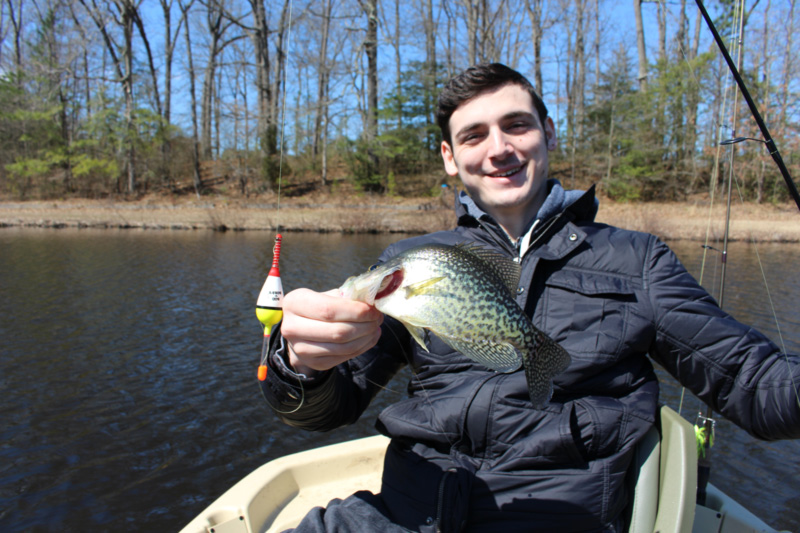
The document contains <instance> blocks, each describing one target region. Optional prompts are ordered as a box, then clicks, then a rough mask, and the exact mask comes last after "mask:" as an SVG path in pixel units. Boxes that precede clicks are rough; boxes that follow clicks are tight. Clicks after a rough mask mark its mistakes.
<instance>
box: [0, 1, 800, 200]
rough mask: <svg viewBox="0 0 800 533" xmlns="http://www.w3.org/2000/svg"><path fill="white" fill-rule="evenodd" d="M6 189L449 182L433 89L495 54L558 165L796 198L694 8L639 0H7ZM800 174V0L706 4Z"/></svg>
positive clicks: (417, 190)
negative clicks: (538, 107)
mask: <svg viewBox="0 0 800 533" xmlns="http://www.w3.org/2000/svg"><path fill="white" fill-rule="evenodd" d="M0 2H1V3H0V197H4V198H10V199H15V200H26V199H61V198H107V197H117V198H129V199H135V198H139V197H141V196H143V195H145V194H166V195H196V196H198V197H201V196H203V195H206V194H212V193H214V194H225V195H236V196H242V197H251V196H254V195H255V196H257V195H261V194H269V193H272V192H273V191H274V190H275V188H276V187H278V186H279V185H280V186H283V187H284V188H285V190H286V192H287V194H295V195H302V194H304V192H307V191H309V190H324V191H328V192H331V193H334V194H335V193H336V191H337V190H343V186H344V185H346V186H348V187H349V190H354V191H357V192H359V193H362V192H363V193H365V194H367V193H369V194H379V195H388V196H425V195H434V194H437V191H438V190H439V188H440V187H441V186H442V185H443V184H444V183H449V181H448V180H452V178H449V177H447V176H446V175H445V174H444V172H443V170H442V164H441V159H440V155H439V152H440V147H439V145H440V142H441V140H440V137H439V133H438V130H437V128H436V127H435V125H434V124H435V123H434V119H433V117H434V113H435V106H436V98H437V91H438V89H439V88H440V87H441V86H442V85H443V84H444V83H445V82H446V81H447V80H448V79H449V78H450V77H451V76H453V75H454V74H456V73H458V72H460V71H461V70H463V69H464V68H466V67H467V66H469V65H472V64H475V63H480V62H495V61H496V62H501V63H505V64H507V65H509V66H511V67H513V68H516V69H517V70H519V71H520V72H522V73H523V74H525V75H526V76H527V77H528V78H529V79H530V80H531V81H532V82H533V84H534V86H535V87H536V88H537V90H538V91H539V92H540V93H541V94H542V96H543V98H544V101H545V102H546V103H547V105H548V107H549V111H550V115H551V116H552V117H553V119H554V121H555V123H556V127H557V130H558V136H559V147H558V149H557V153H556V154H555V157H554V159H553V160H552V161H551V175H552V176H554V177H557V178H559V179H560V180H561V181H562V183H564V184H565V185H566V186H568V187H581V186H587V185H588V184H592V183H595V184H597V185H598V187H599V189H600V190H601V191H602V192H603V193H604V194H605V195H607V196H608V197H610V198H612V199H615V200H619V201H651V200H659V201H671V200H683V199H686V198H688V197H691V196H692V195H696V194H707V193H709V192H712V191H713V190H714V189H715V188H717V187H718V184H719V183H720V182H721V181H722V180H723V179H724V176H725V174H726V173H727V172H731V173H733V175H734V176H735V178H736V183H737V185H738V188H739V192H740V194H741V195H742V196H743V197H744V198H745V199H747V200H750V201H754V202H773V203H778V202H783V201H785V200H786V199H787V198H788V193H787V191H786V187H785V185H784V183H783V179H782V177H781V176H780V174H779V173H778V171H777V169H776V168H775V165H774V164H773V162H772V160H771V158H770V155H769V154H768V153H767V150H766V149H765V145H764V143H763V142H758V140H752V141H748V142H742V143H738V144H735V145H726V146H722V145H720V142H721V141H724V140H726V139H731V138H735V137H750V138H755V139H760V132H759V131H758V128H757V127H756V125H755V122H754V121H753V118H752V116H751V114H750V112H749V110H748V109H747V107H746V106H745V105H744V103H743V101H742V98H741V95H740V94H739V92H738V90H737V88H736V85H735V83H734V82H733V80H732V77H731V75H730V73H729V70H728V67H727V66H726V65H725V63H724V61H723V60H722V56H721V55H720V53H719V50H718V49H717V47H716V45H715V43H714V42H713V39H712V38H711V35H710V33H709V29H708V27H707V26H706V25H705V23H704V21H703V20H702V17H700V16H699V11H698V8H697V6H696V4H694V3H692V2H687V1H686V0H671V1H670V2H665V1H663V0H659V1H647V0H631V1H627V2H614V1H610V0H549V1H548V0H452V1H447V0H444V1H442V0H316V1H313V0H312V1H310V0H0ZM706 7H707V9H708V10H709V12H710V13H711V15H712V17H713V19H714V23H715V25H716V27H717V29H718V31H719V32H720V34H721V35H722V36H723V38H724V40H725V42H726V43H727V46H728V48H729V50H730V52H731V55H732V56H733V58H734V59H735V61H736V62H737V64H738V65H739V69H740V71H741V73H742V77H743V78H744V80H745V82H746V83H747V86H748V87H749V90H750V92H751V94H752V96H753V100H754V101H755V102H756V103H757V105H758V107H759V110H760V113H761V115H762V116H763V117H764V119H765V121H766V123H767V125H768V126H769V128H770V131H771V133H772V138H773V139H774V140H775V142H776V144H777V146H778V148H779V149H780V151H781V153H782V154H783V158H784V160H785V162H786V164H787V166H788V168H789V170H790V172H791V173H792V174H793V175H794V176H797V175H798V174H800V172H798V170H800V158H798V155H797V154H798V148H800V146H798V144H800V138H799V137H798V128H800V68H798V64H797V61H796V59H797V54H796V53H795V51H796V50H797V45H795V44H794V41H793V40H794V32H795V30H797V29H798V27H800V13H798V9H795V1H794V0H747V1H745V0H738V1H737V0H709V1H708V2H707V5H706Z"/></svg>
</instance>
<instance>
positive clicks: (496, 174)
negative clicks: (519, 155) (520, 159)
mask: <svg viewBox="0 0 800 533" xmlns="http://www.w3.org/2000/svg"><path fill="white" fill-rule="evenodd" d="M524 166H525V165H519V166H518V167H514V168H511V169H508V170H504V171H503V172H492V173H491V174H487V175H488V176H489V177H490V178H507V177H509V176H513V175H514V174H516V173H517V172H519V171H520V170H522V168H523V167H524Z"/></svg>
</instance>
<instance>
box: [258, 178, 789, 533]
mask: <svg viewBox="0 0 800 533" xmlns="http://www.w3.org/2000/svg"><path fill="white" fill-rule="evenodd" d="M552 186H553V185H552V184H551V187H552ZM555 186H557V187H560V185H558V184H556V185H555ZM595 212H596V207H595V199H594V193H593V191H589V192H587V193H585V194H583V195H582V196H581V197H580V198H579V199H578V200H577V201H575V202H573V203H572V204H571V205H569V206H568V207H566V209H564V210H563V211H561V212H560V213H558V214H557V215H555V216H554V217H551V218H550V219H549V220H547V221H543V222H544V223H542V224H540V225H538V226H537V227H538V230H537V231H536V232H535V233H534V235H533V239H532V242H531V245H530V247H529V248H528V249H527V251H526V252H525V253H524V255H523V257H522V258H521V267H522V276H521V279H520V284H519V289H518V291H517V301H518V303H519V304H520V305H521V306H522V307H523V308H524V309H525V311H526V313H527V314H528V315H529V316H530V317H531V318H532V321H533V323H534V324H535V325H536V327H538V328H539V329H541V330H543V331H544V332H545V333H547V334H548V335H550V337H552V338H553V339H554V340H555V341H557V342H558V343H559V344H561V346H563V347H564V348H565V349H566V350H567V351H568V352H569V353H570V355H571V357H572V363H571V365H570V366H569V368H568V369H567V370H566V371H565V372H564V373H562V374H561V375H559V376H557V377H556V378H555V380H554V388H555V391H554V396H553V398H552V401H551V402H550V404H549V405H547V406H545V407H544V408H543V409H541V410H536V409H533V408H532V407H531V404H530V401H529V400H528V393H527V386H526V382H525V376H524V372H522V371H517V372H514V373H510V374H498V373H496V372H493V371H491V370H488V369H486V368H484V367H482V366H481V365H479V364H477V363H474V362H472V361H471V360H469V359H467V358H465V357H464V356H462V355H461V354H459V353H456V352H453V350H452V349H451V348H449V347H448V346H447V345H446V344H444V343H443V342H442V341H441V340H439V339H438V338H436V337H435V336H433V335H431V337H430V340H429V342H428V350H429V351H424V350H422V349H421V348H420V347H419V346H418V345H417V344H416V342H414V341H413V340H412V339H410V336H409V335H408V333H407V332H406V331H405V330H404V328H403V327H402V326H401V325H399V324H398V323H397V322H396V321H394V320H392V319H390V318H388V317H387V320H386V321H385V322H384V326H383V327H384V329H385V330H386V329H388V328H391V329H392V332H387V331H384V335H383V336H382V338H381V341H380V342H379V344H378V345H377V346H376V347H375V348H373V349H372V350H370V351H368V352H367V353H365V354H363V355H361V356H359V357H357V358H355V359H353V360H351V361H349V362H348V363H347V364H343V365H340V366H339V367H337V368H336V369H334V370H331V371H328V372H325V373H322V374H320V375H317V376H315V377H313V378H311V379H309V380H307V381H306V382H305V386H304V391H303V394H304V396H305V398H304V404H303V406H302V407H301V408H300V409H299V410H297V411H296V412H292V413H289V414H280V416H281V418H282V419H283V420H284V421H285V422H286V423H288V424H290V425H293V426H297V427H302V428H306V429H310V430H319V431H324V430H329V429H333V428H336V427H339V426H342V425H346V424H349V423H352V422H354V421H355V420H356V419H357V418H358V417H359V416H360V415H361V413H363V411H364V410H365V409H366V407H367V405H368V404H369V402H370V401H371V400H372V398H373V397H374V396H375V394H377V392H378V391H379V390H380V387H381V386H383V385H385V384H386V383H387V382H388V381H389V379H391V377H392V376H393V375H394V374H395V373H396V372H397V371H398V369H399V368H401V367H402V366H403V365H406V364H408V363H409V358H410V362H411V364H412V366H413V370H414V378H413V379H412V381H411V383H410V384H409V388H408V390H409V397H408V398H407V399H404V400H402V401H399V402H397V403H395V404H393V405H391V406H389V407H388V408H386V409H385V410H384V411H383V412H382V413H381V415H380V417H379V420H378V422H377V426H378V429H379V430H380V431H381V432H382V433H384V434H386V435H388V436H389V437H391V438H392V439H393V440H392V444H391V445H390V447H389V450H388V452H387V457H386V464H385V469H384V479H383V488H382V496H383V499H384V500H385V501H386V503H387V508H388V509H389V512H390V513H391V515H392V516H391V518H392V519H393V520H394V521H395V522H397V523H399V524H400V525H402V526H404V527H406V528H409V529H412V530H426V529H428V528H429V527H437V528H438V530H444V531H448V530H459V529H462V528H464V527H466V529H467V530H469V531H534V530H535V531H550V530H552V531H559V532H566V531H592V530H597V531H602V530H613V529H614V527H615V525H619V523H620V522H619V521H620V517H621V516H623V511H624V510H625V507H626V505H627V503H628V495H627V493H626V489H625V487H626V483H625V476H626V472H627V469H628V465H629V463H630V460H631V456H632V452H633V448H634V446H635V444H636V443H637V442H638V441H639V440H640V439H641V438H642V437H643V436H644V435H645V433H646V432H647V431H648V429H649V428H650V427H651V426H652V425H653V423H654V421H655V418H656V411H657V403H658V381H657V379H656V376H655V373H654V371H653V367H652V364H651V362H650V360H649V359H648V358H647V357H645V356H646V355H648V354H649V355H650V357H652V358H653V359H654V360H655V361H657V362H658V363H660V364H661V365H662V366H663V367H664V368H665V369H666V370H667V371H669V372H670V373H671V374H672V375H673V376H675V377H676V378H677V379H678V380H679V381H680V382H681V383H682V384H683V385H685V386H686V387H687V388H689V389H690V390H691V391H693V392H694V393H695V394H697V395H698V396H699V397H700V398H701V399H702V400H704V401H705V402H707V403H708V404H709V405H711V406H712V407H713V408H714V410H715V411H717V412H719V413H721V414H722V415H724V416H725V417H726V418H728V419H730V420H732V421H733V422H735V423H736V424H738V425H739V426H741V427H742V428H744V429H746V430H747V431H749V432H750V433H751V434H753V435H755V436H756V437H759V438H762V439H779V438H798V437H800V407H798V403H797V400H796V396H795V392H794V390H793V385H792V381H791V379H790V376H789V372H791V371H792V369H793V370H794V373H795V374H800V361H798V358H797V357H793V356H790V357H789V358H788V359H787V358H785V357H784V356H783V355H782V354H781V353H780V352H779V350H778V348H777V347H776V346H775V345H774V344H772V343H771V342H770V341H769V340H768V339H766V338H765V337H763V336H762V335H761V334H760V333H758V332H757V331H755V330H753V329H752V328H749V327H747V326H744V325H742V324H740V323H739V322H737V321H735V320H734V319H733V318H732V317H730V316H729V315H728V314H726V313H725V312H724V311H722V310H720V308H719V307H718V306H717V305H716V303H715V302H714V300H713V299H712V298H711V297H710V296H709V295H708V294H707V293H706V291H705V290H704V289H702V288H701V287H700V286H699V285H698V284H697V282H696V281H695V280H694V279H693V278H692V277H691V276H690V275H689V274H688V273H687V272H686V270H685V269H684V267H683V266H682V265H681V264H680V262H679V261H678V259H677V258H676V257H675V255H674V254H673V253H672V252H671V251H670V250H669V248H668V247H667V246H666V245H665V244H664V243H662V242H661V241H659V240H658V239H657V238H656V237H654V236H652V235H648V234H645V233H638V232H632V231H626V230H622V229H619V228H615V227H612V226H607V225H604V224H599V223H595V222H594V221H593V218H594V213H595ZM457 214H458V215H459V225H458V227H457V229H455V230H453V231H446V232H438V233H433V234H429V235H425V236H420V237H415V238H411V239H407V240H404V241H401V242H398V243H396V244H394V245H392V246H390V247H389V248H388V249H387V250H386V251H385V252H384V254H383V255H382V257H381V259H382V260H385V259H387V258H389V257H391V256H393V255H395V254H397V253H400V252H402V251H403V250H405V249H408V248H410V247H412V246H417V245H420V244H424V243H432V242H437V243H449V244H455V243H458V242H464V241H472V242H477V243H479V244H481V245H483V246H486V247H492V248H495V249H497V250H499V251H501V252H503V253H505V254H507V255H509V256H510V257H515V256H516V251H515V247H514V245H513V244H512V243H511V241H510V240H509V239H508V237H506V236H505V234H504V233H503V231H502V230H501V229H500V228H499V227H498V226H497V225H496V224H495V223H493V221H492V220H491V219H490V218H488V217H486V216H484V217H481V218H476V217H475V216H472V215H470V214H469V213H468V212H467V210H466V209H465V208H464V206H463V205H461V204H459V205H458V206H457ZM274 337H276V338H278V337H279V336H278V335H274ZM398 341H399V342H398ZM275 344H276V346H277V345H279V344H280V342H276V343H275ZM273 352H274V347H273ZM787 361H788V362H789V364H787ZM270 366H271V367H272V371H271V372H269V376H270V377H269V379H268V380H267V381H266V382H265V383H264V384H263V389H264V392H265V394H266V396H267V399H268V401H269V403H270V404H271V405H275V406H279V409H280V410H282V411H291V410H292V409H293V408H294V407H296V406H297V403H296V399H295V398H297V396H298V392H299V391H298V388H297V381H296V378H295V377H294V376H292V377H289V376H288V374H289V373H290V371H289V370H288V369H287V368H286V364H285V362H284V361H283V360H282V359H281V357H280V356H279V355H275V354H273V356H272V357H271V358H270Z"/></svg>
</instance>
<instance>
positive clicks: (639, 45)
mask: <svg viewBox="0 0 800 533" xmlns="http://www.w3.org/2000/svg"><path fill="white" fill-rule="evenodd" d="M633 13H634V16H635V18H636V50H637V51H638V52H639V75H638V80H639V90H640V91H642V92H645V91H646V90H647V48H646V47H645V43H644V24H643V23H642V0H633Z"/></svg>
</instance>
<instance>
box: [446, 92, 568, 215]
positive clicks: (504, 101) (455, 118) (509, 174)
mask: <svg viewBox="0 0 800 533" xmlns="http://www.w3.org/2000/svg"><path fill="white" fill-rule="evenodd" d="M450 131H451V132H452V134H451V135H452V145H451V144H448V143H446V142H443V143H442V158H443V159H444V166H445V170H446V171H447V173H448V174H449V175H451V176H455V175H456V174H458V175H459V176H460V177H461V180H462V181H463V182H464V186H465V187H466V189H467V192H468V193H469V195H470V196H471V197H472V199H473V200H475V202H476V203H477V204H478V205H479V206H480V207H481V208H482V209H483V210H485V211H486V212H487V213H489V214H490V215H492V216H493V217H494V218H496V219H497V220H498V222H500V223H501V224H503V225H504V226H506V224H504V221H508V220H517V221H518V222H516V224H524V223H526V222H528V221H529V220H530V219H531V218H532V217H533V216H534V215H535V214H536V211H538V209H539V207H540V206H541V204H542V202H543V201H544V198H545V196H546V187H545V186H544V184H545V182H546V181H547V172H548V151H550V150H554V149H555V147H556V134H555V127H554V126H553V121H552V120H551V119H550V118H549V117H548V118H547V119H546V120H545V123H544V124H541V122H540V120H539V116H538V114H537V112H536V108H535V107H534V105H533V99H532V98H531V95H530V94H529V93H528V91H526V90H525V89H524V88H522V87H521V86H519V85H516V84H508V85H504V86H502V87H500V88H498V89H496V90H494V91H491V92H487V93H484V94H481V95H479V96H476V97H475V98H473V99H471V100H468V101H467V102H465V103H463V104H462V105H461V106H460V107H458V108H457V109H456V110H455V111H454V112H453V114H452V115H451V117H450ZM506 228H507V229H508V227H507V226H506Z"/></svg>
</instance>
